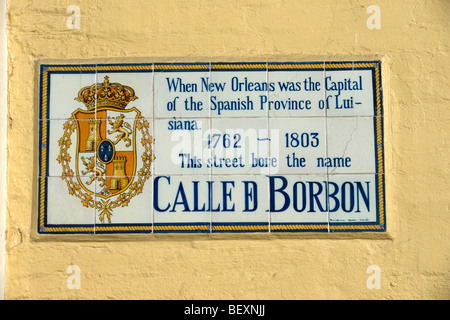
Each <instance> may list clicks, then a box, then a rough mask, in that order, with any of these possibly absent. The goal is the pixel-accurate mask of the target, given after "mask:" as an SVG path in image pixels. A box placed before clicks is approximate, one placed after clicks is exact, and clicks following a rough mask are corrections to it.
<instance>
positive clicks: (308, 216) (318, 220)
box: [269, 174, 328, 232]
mask: <svg viewBox="0 0 450 320" xmlns="http://www.w3.org/2000/svg"><path fill="white" fill-rule="evenodd" d="M327 183H328V181H327V175H326V174H321V175H292V174H290V175H272V176H270V177H269V199H270V206H269V209H270V229H271V231H272V232H327V231H328V197H327Z"/></svg>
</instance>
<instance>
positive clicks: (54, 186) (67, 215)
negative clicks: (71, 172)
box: [38, 177, 95, 234]
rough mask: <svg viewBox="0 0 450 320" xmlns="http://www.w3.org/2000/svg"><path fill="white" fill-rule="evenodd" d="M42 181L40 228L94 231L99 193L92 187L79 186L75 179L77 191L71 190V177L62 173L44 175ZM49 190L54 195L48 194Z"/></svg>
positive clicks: (42, 229) (80, 231)
mask: <svg viewBox="0 0 450 320" xmlns="http://www.w3.org/2000/svg"><path fill="white" fill-rule="evenodd" d="M38 181H39V221H38V231H39V232H41V233H86V234H93V233H94V231H95V209H94V203H95V200H94V198H95V197H93V196H92V194H91V193H90V192H89V191H85V190H83V189H81V188H78V187H76V186H77V182H76V180H74V182H73V183H72V186H74V188H72V190H73V193H71V192H67V191H68V186H67V181H66V180H64V179H61V177H40V178H39V179H38ZM45 194H51V195H53V196H51V197H45ZM74 195H75V196H74ZM81 199H82V200H81Z"/></svg>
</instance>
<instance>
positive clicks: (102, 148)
mask: <svg viewBox="0 0 450 320" xmlns="http://www.w3.org/2000/svg"><path fill="white" fill-rule="evenodd" d="M115 152H116V151H115V148H114V144H113V143H112V142H111V141H110V140H108V139H106V140H103V141H102V142H100V145H99V146H98V149H97V156H98V159H99V160H100V161H101V162H104V163H108V162H111V160H112V159H113V158H114V153H115Z"/></svg>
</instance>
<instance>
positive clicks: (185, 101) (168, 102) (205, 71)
mask: <svg viewBox="0 0 450 320" xmlns="http://www.w3.org/2000/svg"><path fill="white" fill-rule="evenodd" d="M154 70H155V72H154V74H153V77H154V80H153V95H154V96H153V99H154V109H155V110H154V115H155V118H157V119H160V118H169V119H174V120H183V119H184V118H207V117H209V115H210V109H209V95H210V91H209V85H210V76H211V73H210V64H209V63H198V64H197V63H192V64H179V63H175V64H162V63H160V64H155V65H154Z"/></svg>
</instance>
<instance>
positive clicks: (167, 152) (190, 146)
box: [154, 118, 211, 175]
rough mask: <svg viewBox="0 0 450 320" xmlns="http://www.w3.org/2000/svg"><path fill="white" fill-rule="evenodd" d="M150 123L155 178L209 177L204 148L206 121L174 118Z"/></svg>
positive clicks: (208, 126)
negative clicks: (151, 126) (171, 175)
mask: <svg viewBox="0 0 450 320" xmlns="http://www.w3.org/2000/svg"><path fill="white" fill-rule="evenodd" d="M178 119H180V120H174V119H155V120H154V130H155V134H154V148H155V150H159V152H158V153H156V156H155V159H154V168H155V174H158V175H170V174H175V175H177V174H190V175H198V174H206V175H208V174H210V173H211V167H209V166H208V165H207V160H208V159H210V158H211V149H210V148H208V147H207V138H208V135H210V122H211V121H210V119H209V118H196V119H192V118H184V119H182V118H178Z"/></svg>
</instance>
